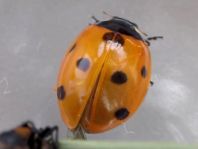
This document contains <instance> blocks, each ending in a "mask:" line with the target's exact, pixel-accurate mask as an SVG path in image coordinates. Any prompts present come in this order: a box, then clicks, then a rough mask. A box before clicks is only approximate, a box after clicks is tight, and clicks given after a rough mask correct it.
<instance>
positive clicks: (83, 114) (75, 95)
mask: <svg viewBox="0 0 198 149" xmlns="http://www.w3.org/2000/svg"><path fill="white" fill-rule="evenodd" d="M144 36H145V34H144V33H143V32H141V31H140V30H139V28H138V26H137V25H136V24H135V23H132V22H130V21H128V20H126V19H123V18H119V17H112V18H111V19H110V20H107V21H98V20H96V23H94V24H91V25H89V26H88V27H87V28H86V29H85V30H84V31H83V32H82V33H81V34H80V35H79V36H78V37H77V39H76V40H75V42H74V43H73V44H72V46H71V47H70V48H69V49H68V50H67V53H66V54H65V57H64V59H63V62H62V65H61V68H60V71H59V76H58V83H57V96H58V103H59V107H60V111H61V115H62V118H63V120H64V122H65V124H66V125H67V126H68V128H69V129H71V130H75V129H76V128H77V126H79V125H81V126H82V128H83V129H84V130H85V131H86V132H88V133H99V132H103V131H106V130H109V129H112V128H114V127H116V126H118V125H120V124H122V123H123V122H125V121H126V120H127V119H128V118H129V117H131V116H132V115H133V114H134V113H135V111H136V110H137V109H138V107H139V105H140V104H141V103H142V101H143V99H144V97H145V95H146V93H147V90H148V87H149V84H150V79H151V56H150V52H149V48H148V46H149V40H152V39H154V40H155V39H157V38H162V37H161V36H158V37H150V38H147V39H145V38H143V37H144Z"/></svg>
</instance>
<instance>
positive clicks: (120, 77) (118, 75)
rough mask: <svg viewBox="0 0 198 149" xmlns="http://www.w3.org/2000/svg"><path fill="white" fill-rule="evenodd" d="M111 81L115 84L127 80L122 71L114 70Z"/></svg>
mask: <svg viewBox="0 0 198 149" xmlns="http://www.w3.org/2000/svg"><path fill="white" fill-rule="evenodd" d="M111 81H112V82H113V83H116V84H123V83H125V82H126V81H127V76H126V74H125V73H124V72H122V71H116V72H114V73H113V75H112V76H111Z"/></svg>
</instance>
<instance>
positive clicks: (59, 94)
mask: <svg viewBox="0 0 198 149" xmlns="http://www.w3.org/2000/svg"><path fill="white" fill-rule="evenodd" d="M65 94H66V93H65V89H64V86H62V85H61V86H60V87H58V88H57V97H58V99H64V97H65Z"/></svg>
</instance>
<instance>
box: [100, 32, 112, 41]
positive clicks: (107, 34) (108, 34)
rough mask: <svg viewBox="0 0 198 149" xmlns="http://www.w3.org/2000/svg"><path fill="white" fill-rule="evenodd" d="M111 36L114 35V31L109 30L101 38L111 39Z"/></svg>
mask: <svg viewBox="0 0 198 149" xmlns="http://www.w3.org/2000/svg"><path fill="white" fill-rule="evenodd" d="M113 36H114V33H113V32H109V33H105V34H104V35H103V37H102V38H103V40H104V41H108V40H113Z"/></svg>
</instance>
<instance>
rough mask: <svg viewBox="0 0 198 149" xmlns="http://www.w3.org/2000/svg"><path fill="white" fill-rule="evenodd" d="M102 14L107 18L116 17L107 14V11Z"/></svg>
mask: <svg viewBox="0 0 198 149" xmlns="http://www.w3.org/2000/svg"><path fill="white" fill-rule="evenodd" d="M102 13H103V14H104V15H106V16H108V17H109V18H113V17H114V16H112V15H110V14H109V13H107V12H106V11H102Z"/></svg>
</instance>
